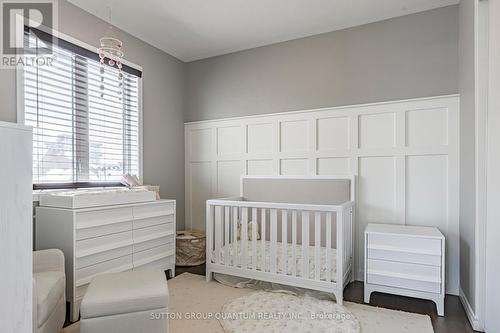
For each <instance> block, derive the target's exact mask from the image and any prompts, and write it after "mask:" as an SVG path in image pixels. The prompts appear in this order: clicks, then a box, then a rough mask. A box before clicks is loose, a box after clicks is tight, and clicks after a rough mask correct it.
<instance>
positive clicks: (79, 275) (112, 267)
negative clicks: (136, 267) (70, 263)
mask: <svg viewBox="0 0 500 333" xmlns="http://www.w3.org/2000/svg"><path fill="white" fill-rule="evenodd" d="M132 267H133V265H132V255H127V256H124V257H120V258H116V259H112V260H108V261H105V262H101V263H98V264H96V265H92V266H88V267H84V268H80V269H77V270H76V271H75V281H76V283H75V286H76V287H80V286H82V285H85V284H87V283H90V281H92V279H93V278H94V277H95V276H96V275H99V274H104V273H114V272H123V271H126V270H129V269H132Z"/></svg>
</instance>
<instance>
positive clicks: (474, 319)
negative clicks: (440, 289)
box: [459, 288, 482, 331]
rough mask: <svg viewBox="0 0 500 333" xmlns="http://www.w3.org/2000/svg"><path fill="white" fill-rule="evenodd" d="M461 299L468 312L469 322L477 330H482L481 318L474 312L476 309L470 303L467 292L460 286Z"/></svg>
mask: <svg viewBox="0 0 500 333" xmlns="http://www.w3.org/2000/svg"><path fill="white" fill-rule="evenodd" d="M459 297H460V301H461V302H462V305H463V307H464V309H465V313H466V314H467V318H469V322H470V324H471V326H472V328H473V329H474V330H475V331H482V328H481V327H479V320H478V318H477V316H476V313H475V312H474V310H473V309H472V307H471V305H470V303H469V300H468V299H467V296H465V293H464V291H463V290H462V288H460V295H459Z"/></svg>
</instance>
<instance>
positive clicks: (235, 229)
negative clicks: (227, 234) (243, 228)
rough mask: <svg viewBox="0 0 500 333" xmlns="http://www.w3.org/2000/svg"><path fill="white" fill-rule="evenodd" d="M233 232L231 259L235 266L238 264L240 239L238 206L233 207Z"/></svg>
mask: <svg viewBox="0 0 500 333" xmlns="http://www.w3.org/2000/svg"><path fill="white" fill-rule="evenodd" d="M232 218H233V233H232V240H233V241H232V243H233V244H232V245H231V247H232V250H233V255H232V258H231V259H232V260H229V261H231V262H232V265H233V266H235V267H236V266H238V248H237V246H236V245H237V244H238V243H237V240H238V207H233V216H232Z"/></svg>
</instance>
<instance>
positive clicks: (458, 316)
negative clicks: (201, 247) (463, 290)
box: [175, 265, 476, 333]
mask: <svg viewBox="0 0 500 333" xmlns="http://www.w3.org/2000/svg"><path fill="white" fill-rule="evenodd" d="M184 272H189V273H192V274H199V275H205V265H199V266H193V267H176V268H175V275H180V274H182V273H184ZM344 297H345V300H346V301H349V302H355V303H363V283H362V282H359V281H356V282H353V283H351V284H349V285H348V286H347V287H346V289H345V292H344ZM370 305H374V306H380V307H383V308H387V309H393V310H401V311H408V312H415V313H421V314H427V315H429V316H430V317H431V321H432V326H433V327H434V332H435V333H472V332H476V331H474V330H472V327H471V326H470V323H469V321H468V319H467V315H466V314H465V311H464V309H463V307H462V303H461V302H460V299H459V298H458V297H457V296H450V295H447V296H446V299H445V316H444V317H438V315H437V313H436V306H435V304H434V302H431V301H426V300H422V299H417V298H410V297H403V296H396V295H389V294H383V293H376V292H375V293H373V294H372V296H371V300H370ZM387 333H390V332H387ZM395 333H399V332H395Z"/></svg>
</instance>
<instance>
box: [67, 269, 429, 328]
mask: <svg viewBox="0 0 500 333" xmlns="http://www.w3.org/2000/svg"><path fill="white" fill-rule="evenodd" d="M168 289H169V294H170V304H169V313H170V314H172V315H175V316H178V318H176V319H170V330H169V333H177V332H179V333H199V332H210V333H224V329H223V328H222V326H221V324H220V322H219V320H218V319H217V318H216V317H217V314H220V313H221V312H222V309H223V306H224V304H226V303H227V302H229V301H232V300H234V299H237V298H239V297H241V296H244V295H248V294H251V293H255V290H251V289H240V288H232V287H228V286H225V285H222V284H220V283H218V282H215V281H212V282H210V283H208V284H207V282H205V277H204V276H200V275H194V274H189V273H184V274H181V275H179V276H177V277H175V278H174V279H172V280H169V281H168ZM344 305H345V308H346V309H347V310H348V311H350V312H351V313H352V314H354V316H355V317H356V318H357V319H358V321H359V324H360V326H361V330H360V333H433V332H434V330H433V329H432V324H431V320H430V317H429V316H427V315H420V314H415V313H409V312H402V311H394V310H389V309H384V308H377V307H373V306H368V305H363V304H356V303H349V302H345V303H344ZM78 332H79V325H78V323H76V324H74V325H71V326H69V327H66V328H65V329H64V330H63V333H78ZM261 333H265V332H261ZM301 333H302V332H301Z"/></svg>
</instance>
